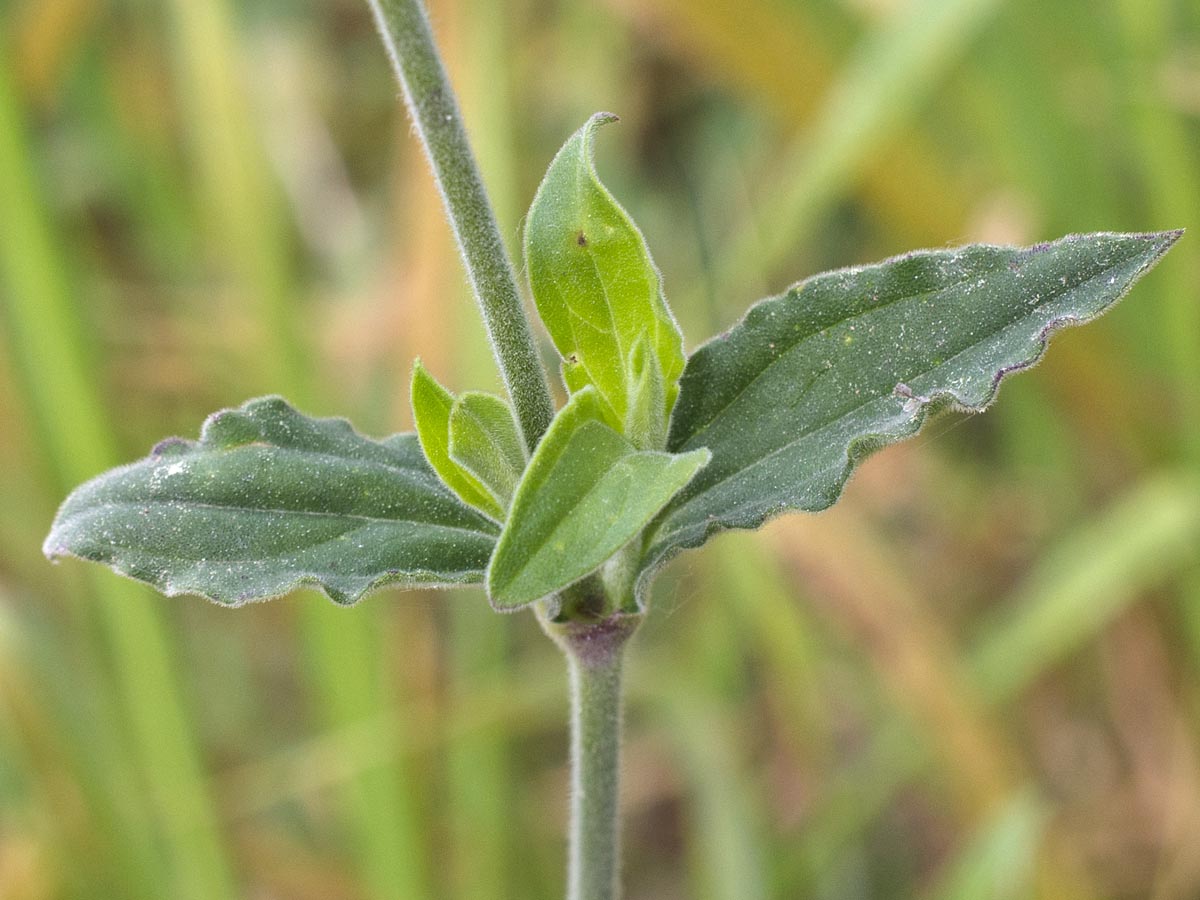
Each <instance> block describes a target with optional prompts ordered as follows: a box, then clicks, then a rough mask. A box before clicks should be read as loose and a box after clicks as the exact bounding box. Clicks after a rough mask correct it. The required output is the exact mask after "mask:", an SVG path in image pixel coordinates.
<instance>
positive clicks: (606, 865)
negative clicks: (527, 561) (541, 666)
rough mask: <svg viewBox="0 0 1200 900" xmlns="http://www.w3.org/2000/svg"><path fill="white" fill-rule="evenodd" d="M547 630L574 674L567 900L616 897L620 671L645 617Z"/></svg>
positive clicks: (546, 621)
mask: <svg viewBox="0 0 1200 900" xmlns="http://www.w3.org/2000/svg"><path fill="white" fill-rule="evenodd" d="M548 612H549V610H548V608H546V607H541V608H539V610H538V618H539V621H540V622H541V624H542V627H543V628H544V629H545V630H546V633H547V634H548V635H549V636H550V637H551V638H552V639H553V640H554V642H555V643H556V644H558V645H559V647H561V648H562V649H563V651H564V652H565V653H566V655H567V666H568V669H569V671H570V676H571V828H570V854H569V857H568V866H567V900H617V898H618V897H619V894H620V891H619V889H618V874H619V866H620V839H619V830H618V823H619V817H618V801H619V799H620V771H621V668H622V665H623V662H624V657H625V645H626V643H627V642H628V640H629V638H630V636H631V635H632V634H633V633H634V631H636V630H637V626H638V624H639V622H640V621H641V618H642V617H641V616H640V615H637V614H626V613H620V612H618V613H612V614H610V615H608V616H606V617H603V618H596V619H590V620H587V619H582V620H581V619H574V620H569V621H565V622H563V621H555V620H553V619H552V618H550V617H549V615H548Z"/></svg>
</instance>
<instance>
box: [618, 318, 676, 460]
mask: <svg viewBox="0 0 1200 900" xmlns="http://www.w3.org/2000/svg"><path fill="white" fill-rule="evenodd" d="M629 369H630V371H629V386H630V388H631V392H630V396H629V409H628V410H626V412H625V427H624V428H623V432H624V434H625V436H626V437H627V438H629V440H630V441H631V442H632V443H633V445H634V446H635V447H637V448H639V449H643V450H653V449H658V448H660V447H664V446H666V443H667V418H666V403H667V396H666V385H664V384H663V380H662V369H661V368H660V366H659V364H658V357H657V355H656V354H655V352H654V347H653V345H652V344H650V343H648V342H647V341H646V340H644V339H641V338H639V339H638V342H637V343H636V344H634V345H633V353H632V354H631V355H630V358H629Z"/></svg>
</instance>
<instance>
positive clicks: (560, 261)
mask: <svg viewBox="0 0 1200 900" xmlns="http://www.w3.org/2000/svg"><path fill="white" fill-rule="evenodd" d="M615 120H616V117H615V116H613V115H612V114H611V113H597V114H596V115H594V116H592V117H591V118H590V119H589V120H588V121H587V123H586V124H584V126H583V127H582V128H580V129H579V130H578V131H576V132H575V134H574V135H572V136H571V138H569V139H568V140H567V142H566V143H565V144H564V145H563V147H562V149H561V150H560V151H559V152H558V154H557V155H556V156H555V158H554V160H553V161H552V162H551V163H550V167H549V169H548V170H547V172H546V176H545V178H544V179H543V181H542V184H541V186H540V187H539V188H538V192H537V195H536V196H535V197H534V201H533V204H532V206H531V207H530V209H529V215H528V216H527V217H526V224H525V260H526V268H527V270H528V273H529V285H530V290H531V292H532V294H533V298H534V302H535V304H536V306H537V310H538V314H539V315H540V316H541V319H542V322H543V323H544V324H545V326H546V330H547V331H548V332H549V334H550V337H551V340H552V341H553V342H554V346H555V348H556V349H557V350H558V352H559V354H560V355H561V357H562V361H563V363H562V369H563V373H562V374H563V380H564V382H565V383H566V386H567V389H568V390H569V391H570V392H572V393H575V392H577V391H579V390H580V389H581V388H582V387H584V386H586V385H593V386H594V387H595V388H596V390H597V392H598V395H599V398H600V400H601V402H602V405H603V408H604V416H605V421H607V422H608V424H609V425H610V426H611V427H612V428H614V429H615V430H617V431H618V432H620V431H622V429H623V428H624V427H625V423H626V418H627V415H628V411H629V407H630V405H631V403H632V402H633V397H632V395H633V394H634V393H635V391H636V385H634V384H633V383H632V382H631V374H630V373H631V371H632V366H631V356H632V354H633V352H634V348H635V346H636V345H637V344H638V342H639V341H646V342H647V343H648V344H649V345H650V346H651V348H652V349H653V351H654V355H655V357H656V364H657V365H658V366H659V369H660V372H659V376H658V379H659V380H660V381H661V382H662V384H663V395H664V401H665V402H664V403H663V409H662V413H661V415H662V420H663V421H662V428H661V429H653V430H659V431H663V432H664V433H665V428H666V422H667V420H668V418H669V416H670V412H671V407H672V406H673V405H674V403H675V398H676V397H677V396H678V381H679V376H680V374H681V373H682V371H683V367H684V362H685V357H684V352H683V336H682V334H681V333H680V331H679V328H678V325H677V324H676V322H675V319H674V317H673V316H672V315H671V311H670V309H669V308H668V306H667V303H666V299H665V297H664V296H663V292H662V284H661V278H660V276H659V272H658V269H657V268H656V267H655V265H654V261H653V260H652V259H651V257H650V252H649V249H648V248H647V246H646V242H645V239H644V238H643V236H642V233H641V231H639V230H638V227H637V225H635V224H634V222H633V220H632V219H631V218H630V216H629V214H628V213H627V212H626V211H625V210H624V209H623V208H622V207H621V205H620V204H619V203H617V201H616V199H615V198H614V197H613V196H612V194H611V193H609V191H608V189H607V188H605V187H604V185H603V184H602V183H601V181H600V179H599V176H598V175H597V173H596V168H595V164H594V160H593V140H594V135H595V131H596V129H597V128H598V127H599V126H601V125H603V124H605V123H607V122H612V121H615ZM659 449H661V445H660V447H659Z"/></svg>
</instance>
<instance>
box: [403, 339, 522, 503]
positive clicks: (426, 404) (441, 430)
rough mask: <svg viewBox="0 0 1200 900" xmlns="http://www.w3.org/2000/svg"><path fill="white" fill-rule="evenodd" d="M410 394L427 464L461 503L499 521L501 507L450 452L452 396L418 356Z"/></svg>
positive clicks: (414, 364) (414, 418)
mask: <svg viewBox="0 0 1200 900" xmlns="http://www.w3.org/2000/svg"><path fill="white" fill-rule="evenodd" d="M409 394H410V402H411V404H412V411H413V423H414V424H415V425H416V428H417V438H418V439H419V440H420V442H421V449H422V450H423V451H425V459H426V460H428V462H429V465H431V466H432V467H433V470H434V471H435V472H437V474H438V475H439V477H441V479H442V482H443V483H445V485H446V486H447V487H449V488H450V489H451V490H452V491H454V493H456V494H458V496H459V498H460V499H461V500H462V501H463V502H464V503H466V504H468V505H469V506H473V507H475V508H476V509H478V510H482V511H483V512H484V513H485V514H487V515H488V516H491V517H492V518H493V519H495V520H496V521H497V522H500V521H502V520H503V519H504V510H503V509H501V507H500V504H499V503H498V502H497V501H496V498H495V497H493V496H492V494H491V492H490V491H488V489H487V488H486V487H485V486H484V485H483V483H482V482H481V481H480V480H479V479H478V478H477V477H476V476H475V475H473V474H472V473H471V472H469V471H467V470H466V469H464V468H463V467H462V466H461V465H460V464H459V463H458V462H456V461H455V460H454V458H453V457H452V456H451V455H450V413H451V411H452V410H453V409H454V395H453V394H451V393H450V392H449V391H448V390H446V389H445V388H444V387H442V385H441V384H439V383H438V380H437V379H436V378H434V377H433V376H432V375H430V374H429V371H428V370H427V369H426V368H425V367H424V366H423V365H421V361H420V360H419V359H418V360H416V361H415V362H414V363H413V374H412V385H411V387H410V389H409Z"/></svg>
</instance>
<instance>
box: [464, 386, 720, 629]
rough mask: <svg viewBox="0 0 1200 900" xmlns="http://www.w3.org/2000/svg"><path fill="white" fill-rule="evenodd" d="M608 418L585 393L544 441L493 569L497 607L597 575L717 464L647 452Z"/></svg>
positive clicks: (491, 590) (700, 457)
mask: <svg viewBox="0 0 1200 900" xmlns="http://www.w3.org/2000/svg"><path fill="white" fill-rule="evenodd" d="M602 414H603V411H602V407H601V401H600V398H599V397H598V396H597V394H596V391H595V389H594V388H592V387H585V388H583V389H582V390H581V391H580V392H579V393H577V394H575V395H574V396H573V397H572V398H571V401H570V402H569V403H568V404H567V405H566V406H565V407H563V409H562V410H561V411H560V412H559V414H558V415H557V416H556V417H555V419H554V421H553V422H552V423H551V425H550V430H549V431H547V432H546V436H545V437H543V438H542V442H541V443H540V444H538V448H537V451H536V452H535V453H534V455H533V459H532V460H531V461H530V463H529V467H528V468H527V469H526V470H525V476H524V478H522V479H521V483H520V485H518V487H517V492H516V495H515V496H514V498H513V503H512V508H511V510H510V511H509V516H508V522H507V523H506V524H505V526H504V530H503V531H502V532H501V534H500V539H499V542H498V543H497V545H496V552H495V554H494V555H493V556H492V561H491V565H490V566H489V567H488V574H487V587H488V596H489V597H490V598H491V601H492V605H493V606H495V607H496V608H497V609H501V610H512V609H519V608H520V607H522V606H526V605H528V604H530V603H532V602H534V601H535V600H538V599H540V598H542V597H545V596H547V595H548V594H552V593H554V592H555V591H558V590H561V589H562V588H564V587H566V586H567V585H569V584H572V583H573V582H575V581H578V580H579V579H580V578H583V577H584V576H585V575H587V574H588V573H590V572H593V571H595V570H596V569H597V568H599V567H600V566H601V565H603V563H604V562H605V561H607V560H608V559H609V558H610V557H612V556H613V555H614V554H615V553H616V552H617V551H618V550H620V549H621V548H622V547H623V546H625V544H627V543H629V541H631V540H633V539H634V538H635V537H637V535H638V534H639V533H640V532H641V530H642V529H643V528H644V527H645V526H646V524H647V523H648V522H649V521H650V520H651V519H652V518H654V516H655V514H656V513H657V512H658V511H659V510H661V509H662V508H663V506H665V505H666V503H667V502H668V501H669V500H670V499H671V497H672V496H674V495H675V493H676V492H677V491H679V490H680V489H681V488H682V487H683V486H684V485H686V484H687V483H688V481H689V480H691V478H692V476H694V475H695V474H696V472H697V471H699V470H700V468H701V467H703V466H704V464H705V463H706V462H707V461H708V457H709V453H708V451H707V450H704V449H699V450H693V451H691V452H690V453H684V454H679V455H676V454H671V453H664V452H662V451H647V450H642V451H639V450H637V449H636V448H635V447H634V446H633V444H631V443H630V442H629V441H628V440H626V439H625V438H624V437H622V436H621V435H620V434H618V433H617V432H616V431H614V430H613V429H612V428H610V427H609V426H608V425H606V424H605V423H604V422H603V421H601V420H600V417H601V416H602Z"/></svg>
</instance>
